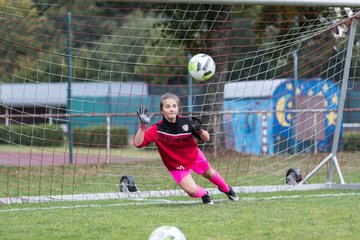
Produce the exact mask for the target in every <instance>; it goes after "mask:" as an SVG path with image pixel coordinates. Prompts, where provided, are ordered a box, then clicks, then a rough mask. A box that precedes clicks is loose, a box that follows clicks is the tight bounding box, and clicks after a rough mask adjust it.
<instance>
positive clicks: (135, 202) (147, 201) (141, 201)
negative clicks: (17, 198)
mask: <svg viewBox="0 0 360 240" xmlns="http://www.w3.org/2000/svg"><path fill="white" fill-rule="evenodd" d="M346 196H360V193H359V192H353V193H335V194H311V195H291V196H272V197H244V198H241V199H240V201H239V202H240V203H241V202H242V201H249V202H252V201H260V200H261V201H264V200H265V201H273V200H283V199H297V198H327V197H346ZM129 201H130V202H127V203H110V204H106V203H104V204H77V205H72V206H53V207H29V208H11V209H1V210H0V213H9V212H32V211H50V210H64V209H78V208H102V207H122V206H143V205H157V204H158V205H160V204H169V205H171V204H173V205H179V204H201V205H202V203H201V201H199V200H187V201H184V200H168V199H143V198H139V199H131V200H129ZM214 201H215V205H216V203H217V202H223V201H228V200H227V199H219V200H214Z"/></svg>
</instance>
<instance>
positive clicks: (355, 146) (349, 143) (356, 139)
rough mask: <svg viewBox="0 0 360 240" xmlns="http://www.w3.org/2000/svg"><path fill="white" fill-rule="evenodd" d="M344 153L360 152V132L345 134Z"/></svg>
mask: <svg viewBox="0 0 360 240" xmlns="http://www.w3.org/2000/svg"><path fill="white" fill-rule="evenodd" d="M344 151H347V152H356V151H360V132H348V133H345V134H344Z"/></svg>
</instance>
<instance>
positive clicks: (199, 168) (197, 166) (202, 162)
mask: <svg viewBox="0 0 360 240" xmlns="http://www.w3.org/2000/svg"><path fill="white" fill-rule="evenodd" d="M198 151H199V154H198V157H197V159H196V160H195V162H194V164H193V166H192V167H191V169H188V170H169V173H170V175H171V176H172V177H173V179H174V180H175V182H176V183H177V184H180V182H181V180H182V179H183V178H184V177H185V176H186V175H188V174H191V172H192V171H194V172H196V173H197V174H199V175H202V174H203V173H204V172H205V171H206V170H208V169H209V168H210V163H209V162H208V160H207V159H206V157H205V156H204V154H203V153H202V151H201V150H200V149H198Z"/></svg>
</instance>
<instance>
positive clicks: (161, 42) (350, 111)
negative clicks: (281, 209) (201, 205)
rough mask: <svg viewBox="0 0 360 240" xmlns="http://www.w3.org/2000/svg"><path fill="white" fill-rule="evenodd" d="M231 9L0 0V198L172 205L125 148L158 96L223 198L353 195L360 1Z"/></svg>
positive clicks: (140, 158) (151, 157)
mask: <svg viewBox="0 0 360 240" xmlns="http://www.w3.org/2000/svg"><path fill="white" fill-rule="evenodd" d="M233 2H234V3H233V4H230V3H228V4H219V3H221V1H218V3H214V2H213V1H212V2H211V3H212V4H206V3H201V4H196V3H194V2H192V1H164V2H160V1H156V2H153V1H139V2H136V1H129V2H127V1H125V2H123V1H90V0H84V1H58V0H57V1H53V0H42V1H4V0H0V33H1V36H2V37H1V46H0V56H1V58H0V61H1V64H0V70H1V75H0V78H1V81H0V82H1V84H0V114H1V118H0V124H1V125H0V202H1V203H15V202H16V203H17V202H29V201H30V202H32V201H51V200H79V199H80V200H86V199H107V198H127V197H139V196H141V197H142V196H150V197H151V196H167V195H179V194H180V195H182V194H184V193H183V192H182V191H181V190H180V188H179V187H178V186H177V185H176V184H175V182H174V181H173V180H172V178H171V177H170V175H169V173H168V172H167V170H166V169H165V167H164V166H163V164H162V162H161V159H160V157H159V154H158V152H157V148H156V146H155V145H150V146H148V147H146V148H144V149H137V148H135V147H134V146H133V137H134V134H135V133H136V131H137V129H138V128H139V125H140V123H139V120H138V118H137V116H136V110H137V109H138V108H139V107H140V106H147V107H148V108H149V110H150V112H152V113H153V114H154V115H153V117H152V119H151V124H154V123H156V122H157V121H159V120H160V119H161V118H162V115H161V112H160V110H159V100H160V97H161V95H163V94H165V93H167V92H172V93H175V94H177V95H178V96H179V97H180V99H181V103H182V107H181V114H182V115H186V116H197V117H199V118H201V119H202V121H203V127H204V129H206V130H208V131H209V133H210V135H211V141H210V142H208V143H205V144H204V143H201V142H199V147H200V148H201V150H202V151H203V152H204V153H205V155H206V157H207V158H208V160H209V161H210V163H211V165H212V166H213V168H215V169H217V171H218V172H219V173H220V174H221V175H222V176H223V177H224V178H225V179H226V181H227V182H228V183H229V184H230V185H231V186H233V187H234V189H235V191H237V192H242V191H244V192H246V191H273V190H290V189H310V188H321V187H326V186H328V185H329V184H330V185H332V186H339V185H341V187H345V186H350V187H352V188H358V187H357V186H358V185H357V183H359V181H360V178H359V176H358V172H359V170H360V155H359V150H360V125H359V122H360V113H359V110H360V101H359V100H360V65H359V61H360V56H359V54H360V31H359V30H360V29H359V28H360V27H359V25H358V24H357V21H358V17H359V7H360V5H359V4H356V3H354V6H349V7H339V6H319V7H315V6H293V5H291V4H290V5H288V6H281V5H278V4H274V5H273V6H271V5H270V4H269V5H255V4H248V5H240V3H236V1H233ZM269 2H271V1H269ZM274 2H276V1H274ZM297 2H301V1H297ZM344 5H345V4H344ZM197 53H206V54H208V55H210V56H211V57H212V58H213V59H214V61H215V62H216V73H215V75H214V77H212V78H211V79H210V80H208V81H197V80H194V79H192V78H191V77H190V76H189V73H188V68H187V65H188V61H189V59H190V58H191V56H193V55H195V54H197ZM194 178H195V181H196V182H197V183H198V184H199V185H201V186H203V187H205V188H208V189H209V190H210V191H212V192H213V193H214V194H215V193H217V190H215V189H214V185H212V184H211V183H210V182H209V181H207V180H205V179H204V178H202V177H201V176H197V175H196V174H194Z"/></svg>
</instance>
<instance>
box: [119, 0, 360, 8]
mask: <svg viewBox="0 0 360 240" xmlns="http://www.w3.org/2000/svg"><path fill="white" fill-rule="evenodd" d="M123 2H132V1H129V0H125V1H123ZM138 2H148V3H151V2H154V3H157V2H159V3H160V2H162V3H189V4H231V5H278V6H333V7H336V6H338V7H345V6H349V7H360V2H359V1H358V0H344V1H337V0H328V1H323V0H297V1H294V0H221V1H220V0H139V1H138Z"/></svg>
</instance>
